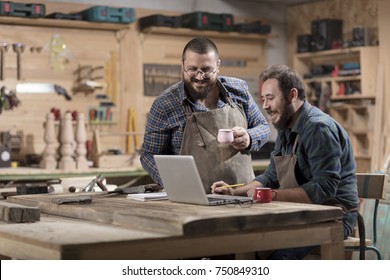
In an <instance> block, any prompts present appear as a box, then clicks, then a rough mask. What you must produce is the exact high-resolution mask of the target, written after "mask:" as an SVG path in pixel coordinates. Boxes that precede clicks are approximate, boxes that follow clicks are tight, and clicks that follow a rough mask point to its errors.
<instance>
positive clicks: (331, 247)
mask: <svg viewBox="0 0 390 280" xmlns="http://www.w3.org/2000/svg"><path fill="white" fill-rule="evenodd" d="M69 195H76V194H68V195H67V196H69ZM62 196H64V195H58V194H55V195H50V194H45V195H28V196H15V197H9V198H8V200H9V201H10V202H11V203H19V204H23V205H26V206H38V207H39V208H40V209H41V211H42V213H43V214H42V217H41V220H40V221H39V222H35V223H30V224H9V223H8V224H6V223H3V224H0V254H1V255H5V256H9V257H12V258H17V259H177V258H191V257H202V256H212V255H221V254H232V253H234V254H236V256H237V257H238V258H241V257H244V258H250V257H254V253H253V252H254V251H263V250H272V249H278V248H288V247H294V246H309V245H320V246H321V256H322V258H323V259H342V258H343V231H342V224H341V222H340V219H341V217H342V211H341V209H339V208H337V207H331V206H320V205H309V204H297V203H287V202H271V203H265V204H254V205H253V206H252V207H250V208H241V207H239V206H236V207H234V208H231V207H227V206H215V207H211V206H198V205H188V204H178V203H172V202H169V201H154V202H153V201H148V202H139V201H133V200H130V199H126V198H125V197H123V196H118V195H115V196H107V195H102V194H98V193H95V194H94V196H93V199H92V203H91V204H84V205H67V204H64V205H57V204H54V203H52V199H53V198H58V197H62Z"/></svg>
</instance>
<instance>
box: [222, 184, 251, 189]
mask: <svg viewBox="0 0 390 280" xmlns="http://www.w3.org/2000/svg"><path fill="white" fill-rule="evenodd" d="M243 185H245V184H235V185H226V186H222V188H235V187H241V186H243Z"/></svg>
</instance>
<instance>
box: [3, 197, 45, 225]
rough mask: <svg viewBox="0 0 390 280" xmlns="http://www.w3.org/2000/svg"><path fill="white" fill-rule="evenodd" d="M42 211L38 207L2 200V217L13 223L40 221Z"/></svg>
mask: <svg viewBox="0 0 390 280" xmlns="http://www.w3.org/2000/svg"><path fill="white" fill-rule="evenodd" d="M40 216H41V211H40V209H39V208H38V207H31V206H23V205H18V204H13V203H9V202H6V201H0V219H1V220H2V221H5V222H12V223H31V222H36V221H39V219H40Z"/></svg>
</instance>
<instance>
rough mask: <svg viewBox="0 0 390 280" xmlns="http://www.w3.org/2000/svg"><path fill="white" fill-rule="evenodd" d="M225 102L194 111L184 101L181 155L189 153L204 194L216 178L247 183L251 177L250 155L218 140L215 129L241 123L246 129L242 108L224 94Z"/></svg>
mask: <svg viewBox="0 0 390 280" xmlns="http://www.w3.org/2000/svg"><path fill="white" fill-rule="evenodd" d="M225 99H226V101H227V103H228V104H227V105H226V106H224V107H222V108H218V109H215V110H211V111H208V112H193V111H192V108H191V106H190V104H188V103H187V102H185V105H184V107H185V113H186V116H187V124H186V127H185V128H184V134H183V141H182V145H181V150H180V154H181V155H192V156H193V157H194V159H195V162H196V165H197V167H198V170H199V174H200V176H201V178H202V182H203V186H204V188H205V190H206V193H210V187H211V185H212V184H213V183H214V182H216V181H221V180H223V181H225V182H226V183H228V184H237V183H248V182H251V181H252V180H253V179H254V177H255V176H254V172H253V167H252V158H251V155H250V154H249V153H241V152H240V151H238V150H236V149H234V148H233V147H232V146H231V145H229V144H220V143H218V141H217V134H218V129H221V128H232V127H234V126H240V127H243V128H245V129H247V126H248V124H247V119H246V117H245V114H244V113H243V111H242V110H241V109H240V108H239V107H238V106H237V105H236V104H234V102H233V100H232V99H231V98H230V97H229V96H226V95H225Z"/></svg>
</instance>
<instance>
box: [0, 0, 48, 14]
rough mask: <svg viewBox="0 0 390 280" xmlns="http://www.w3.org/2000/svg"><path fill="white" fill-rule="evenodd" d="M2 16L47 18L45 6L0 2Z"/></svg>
mask: <svg viewBox="0 0 390 280" xmlns="http://www.w3.org/2000/svg"><path fill="white" fill-rule="evenodd" d="M0 16H14V17H32V18H39V17H44V16H45V5H44V4H39V3H38V4H32V3H30V4H25V3H15V2H10V1H0Z"/></svg>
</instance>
